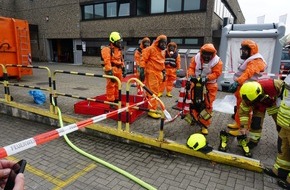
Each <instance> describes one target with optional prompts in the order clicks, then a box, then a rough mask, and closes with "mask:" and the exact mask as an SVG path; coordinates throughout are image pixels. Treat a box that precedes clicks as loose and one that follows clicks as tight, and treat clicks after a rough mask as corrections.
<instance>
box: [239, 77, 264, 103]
mask: <svg viewBox="0 0 290 190" xmlns="http://www.w3.org/2000/svg"><path fill="white" fill-rule="evenodd" d="M261 94H262V86H261V84H260V83H258V82H254V81H253V82H246V83H245V84H243V85H242V87H241V89H240V96H241V97H242V98H243V99H244V100H249V101H251V102H252V101H254V100H256V99H257V98H258V97H259V96H260V95H261Z"/></svg>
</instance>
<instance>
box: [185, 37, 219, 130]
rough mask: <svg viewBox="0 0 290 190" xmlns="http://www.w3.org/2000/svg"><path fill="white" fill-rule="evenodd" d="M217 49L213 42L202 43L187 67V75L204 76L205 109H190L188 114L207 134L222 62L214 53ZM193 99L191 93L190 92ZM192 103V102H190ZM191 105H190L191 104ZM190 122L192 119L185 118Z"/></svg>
mask: <svg viewBox="0 0 290 190" xmlns="http://www.w3.org/2000/svg"><path fill="white" fill-rule="evenodd" d="M216 53H217V51H216V49H215V47H214V46H213V44H210V43H209V44H204V45H203V46H202V47H201V48H200V52H199V53H197V54H196V56H194V57H193V58H192V59H191V62H190V66H189V69H188V76H189V77H191V78H192V79H193V78H205V89H206V91H205V92H202V93H203V94H204V101H205V109H203V110H202V111H201V112H200V113H198V112H197V111H196V110H195V109H191V111H190V114H191V115H192V116H193V119H194V120H196V121H198V122H199V123H201V124H202V129H201V133H202V134H204V135H207V134H208V130H207V128H208V127H209V125H210V124H211V113H212V109H213V107H212V106H213V101H214V100H215V98H216V95H217V91H218V84H217V79H218V77H219V76H220V75H221V74H222V66H223V62H222V61H221V59H220V58H219V57H218V56H217V55H216ZM192 88H194V84H193V83H192V84H191V89H192ZM191 99H192V100H193V99H194V97H193V94H191ZM192 104H194V103H192ZM191 107H192V106H191ZM187 121H188V122H190V123H191V122H192V119H190V120H187Z"/></svg>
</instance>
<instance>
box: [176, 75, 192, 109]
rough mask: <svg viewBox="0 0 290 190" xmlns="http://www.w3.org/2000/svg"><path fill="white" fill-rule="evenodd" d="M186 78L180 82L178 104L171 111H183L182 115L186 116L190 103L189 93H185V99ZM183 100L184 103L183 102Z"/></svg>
mask: <svg viewBox="0 0 290 190" xmlns="http://www.w3.org/2000/svg"><path fill="white" fill-rule="evenodd" d="M186 81H187V79H186V78H182V82H181V88H180V91H179V97H178V100H177V101H178V102H177V104H176V105H175V106H173V107H172V109H176V110H180V111H181V110H183V114H187V113H189V104H190V103H191V99H190V95H189V93H187V97H185V95H186V93H185V86H186ZM184 98H186V99H185V102H183V101H184Z"/></svg>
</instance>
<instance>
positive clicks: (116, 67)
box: [101, 43, 124, 102]
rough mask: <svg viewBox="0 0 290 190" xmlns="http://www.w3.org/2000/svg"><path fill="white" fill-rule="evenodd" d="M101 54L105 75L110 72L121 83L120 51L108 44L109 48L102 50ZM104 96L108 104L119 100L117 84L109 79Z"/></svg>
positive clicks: (122, 65) (121, 65)
mask: <svg viewBox="0 0 290 190" xmlns="http://www.w3.org/2000/svg"><path fill="white" fill-rule="evenodd" d="M101 54H102V58H103V59H104V71H105V74H107V73H108V72H109V71H112V73H113V75H114V76H116V77H118V78H119V79H120V81H122V79H123V76H122V68H123V67H124V60H123V55H122V50H120V49H119V48H117V47H115V46H114V45H113V44H112V43H110V45H109V46H107V47H104V48H103V49H102V51H101ZM106 95H107V100H108V101H110V102H113V101H115V100H118V99H119V89H118V83H117V82H116V81H115V82H113V81H112V80H111V79H107V86H106ZM120 98H121V97H120Z"/></svg>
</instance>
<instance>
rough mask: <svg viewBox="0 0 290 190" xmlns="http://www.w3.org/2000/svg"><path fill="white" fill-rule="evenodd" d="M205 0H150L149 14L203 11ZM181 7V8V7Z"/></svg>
mask: <svg viewBox="0 0 290 190" xmlns="http://www.w3.org/2000/svg"><path fill="white" fill-rule="evenodd" d="M206 2H207V0H151V11H150V12H151V14H156V13H171V12H183V11H196V10H205V9H206ZM182 5H183V7H182Z"/></svg>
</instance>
